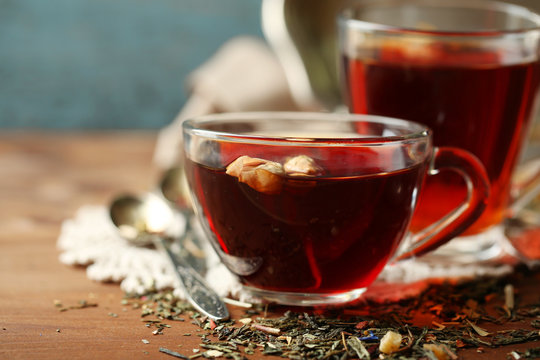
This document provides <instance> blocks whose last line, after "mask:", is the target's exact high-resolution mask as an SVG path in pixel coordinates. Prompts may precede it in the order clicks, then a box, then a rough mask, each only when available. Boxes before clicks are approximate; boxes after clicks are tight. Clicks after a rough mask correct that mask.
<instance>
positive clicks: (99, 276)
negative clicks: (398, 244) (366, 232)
mask: <svg viewBox="0 0 540 360" xmlns="http://www.w3.org/2000/svg"><path fill="white" fill-rule="evenodd" d="M203 246H204V247H205V248H204V249H203V250H204V251H205V253H206V254H207V256H206V259H205V260H206V267H207V272H206V276H205V278H206V280H207V282H208V284H209V285H210V286H211V287H212V288H213V289H214V290H215V291H216V292H217V293H218V294H219V295H221V296H223V297H225V296H229V297H233V298H237V299H239V300H241V301H255V300H256V299H253V298H252V297H251V296H250V295H249V294H247V293H245V292H244V291H242V286H241V285H240V283H239V281H238V280H237V279H236V278H235V276H234V275H233V274H232V273H231V272H229V271H228V269H227V268H226V267H225V266H224V265H223V264H222V263H221V262H220V261H219V259H218V257H217V255H216V254H215V253H214V251H213V250H212V249H211V246H210V245H209V244H203ZM58 248H59V249H60V252H61V253H60V261H61V262H62V263H64V264H68V265H83V266H87V268H86V273H87V276H88V278H89V279H92V280H95V281H102V282H111V281H112V282H119V283H120V287H121V288H122V290H124V291H125V292H127V293H137V294H143V293H145V292H147V291H149V290H152V289H156V290H161V289H165V288H176V289H178V286H177V285H178V284H177V282H176V278H175V276H174V272H173V269H172V267H171V266H170V265H169V263H168V261H167V260H166V259H165V258H164V257H163V256H162V254H160V253H159V252H157V251H156V250H153V249H150V248H141V247H136V246H133V245H131V244H129V243H128V242H127V241H126V240H124V239H123V238H122V237H120V235H119V234H118V232H117V229H116V228H115V227H114V225H113V224H112V222H111V221H110V218H109V213H108V211H107V208H106V207H104V206H90V205H88V206H83V207H81V208H80V209H79V210H78V211H77V213H76V214H75V216H74V218H72V219H68V220H66V221H64V223H63V224H62V228H61V232H60V236H59V238H58ZM510 271H512V267H511V266H510V265H501V264H488V263H486V264H467V265H465V264H457V265H455V264H454V265H449V264H442V263H437V262H433V261H418V260H408V261H403V262H400V263H397V264H394V265H391V266H387V267H386V268H385V270H384V271H383V272H382V273H381V275H380V276H379V279H378V280H377V281H376V283H375V284H374V286H373V289H372V290H371V291H368V293H367V294H369V295H370V296H371V297H375V298H377V297H378V298H385V297H388V296H391V297H396V296H398V293H402V294H403V295H404V296H408V295H412V294H411V291H417V290H418V289H420V288H419V287H418V286H414V285H413V284H415V283H417V282H419V281H423V280H426V279H427V280H429V279H439V280H440V279H445V278H461V277H475V276H483V275H491V276H500V275H504V274H507V273H509V272H510ZM389 283H391V284H395V285H396V286H395V287H393V288H392V287H390V288H389V286H388V284H389ZM407 284H411V286H410V287H407ZM411 289H412V290H411ZM415 289H417V290H415ZM420 290H421V289H420ZM175 294H176V295H177V296H178V297H180V298H182V297H183V294H182V293H181V290H176V292H175Z"/></svg>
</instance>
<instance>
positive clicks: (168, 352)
mask: <svg viewBox="0 0 540 360" xmlns="http://www.w3.org/2000/svg"><path fill="white" fill-rule="evenodd" d="M159 352H162V353H164V354H167V355H171V356H174V357H177V358H179V359H184V360H189V359H190V358H189V357H188V356H185V355H182V354H180V353H178V352H176V351H172V350H169V349H167V348H164V347H160V348H159Z"/></svg>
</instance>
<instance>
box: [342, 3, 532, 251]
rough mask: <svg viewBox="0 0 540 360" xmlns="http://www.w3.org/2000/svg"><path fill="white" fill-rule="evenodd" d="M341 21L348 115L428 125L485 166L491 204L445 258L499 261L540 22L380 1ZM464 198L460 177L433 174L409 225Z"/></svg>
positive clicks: (528, 112) (474, 9)
mask: <svg viewBox="0 0 540 360" xmlns="http://www.w3.org/2000/svg"><path fill="white" fill-rule="evenodd" d="M338 23H339V30H340V34H339V40H340V53H341V56H342V74H341V75H342V82H343V84H344V90H345V91H344V92H345V95H346V97H347V102H348V105H349V108H350V111H351V112H353V113H360V114H374V115H383V116H391V117H399V118H403V119H407V120H412V121H416V122H419V123H422V124H425V125H427V126H428V127H430V128H431V129H432V130H433V140H434V143H435V145H436V146H455V147H459V148H461V149H465V150H467V151H469V152H470V153H472V154H474V155H475V156H477V157H478V158H479V159H480V161H481V162H482V163H483V165H484V166H485V168H486V171H487V173H488V177H489V180H490V184H491V196H490V198H489V200H488V205H487V208H486V210H485V212H484V214H483V215H482V216H481V217H480V219H478V220H477V221H476V222H475V223H474V224H473V225H472V226H471V227H470V228H469V229H468V230H467V231H466V233H465V235H473V236H467V237H466V239H467V240H465V241H461V242H455V241H453V242H452V243H455V244H456V246H455V247H454V248H453V250H451V251H450V252H449V253H448V254H447V255H452V254H453V255H454V256H458V257H459V256H465V257H467V255H472V256H468V257H467V258H469V259H478V260H481V259H485V258H489V257H491V256H494V255H496V254H497V246H496V244H495V238H497V237H498V230H497V225H498V224H500V223H501V222H502V221H503V219H504V218H505V216H506V215H507V214H506V212H507V209H508V207H509V203H510V201H511V199H510V190H511V185H512V184H511V179H512V174H513V171H514V168H515V167H516V164H517V162H518V160H519V154H520V150H521V149H522V145H523V143H524V141H525V139H526V133H527V131H528V128H529V125H530V124H531V120H532V118H533V116H534V114H535V105H536V100H537V96H538V90H539V85H540V58H539V54H540V52H539V50H540V47H539V46H540V16H539V15H537V14H535V13H533V12H532V11H529V10H528V9H526V8H523V7H520V6H516V5H511V4H506V3H501V2H492V1H483V0H454V1H446V0H445V1H443V0H377V1H357V2H353V3H351V5H350V7H348V8H347V9H346V10H344V11H343V12H342V13H341V14H340V16H339V19H338ZM465 194H466V184H465V183H464V182H463V181H462V179H460V178H459V177H458V176H456V175H455V174H450V173H448V174H443V173H441V174H440V175H439V176H436V177H430V178H429V179H428V180H427V183H426V186H425V187H424V189H423V192H422V194H421V196H420V200H419V205H418V208H417V211H416V213H415V216H414V219H413V220H412V229H418V228H422V227H424V226H426V224H429V223H431V222H433V221H434V220H435V219H437V218H439V217H441V216H442V215H443V214H444V213H446V212H447V211H448V209H450V208H452V207H454V206H455V205H456V203H458V202H460V201H462V199H463V198H464V197H465V196H466V195H465ZM494 229H495V230H494ZM482 234H483V235H482ZM474 235H480V236H474ZM492 237H493V238H492ZM473 239H474V240H476V241H470V240H473Z"/></svg>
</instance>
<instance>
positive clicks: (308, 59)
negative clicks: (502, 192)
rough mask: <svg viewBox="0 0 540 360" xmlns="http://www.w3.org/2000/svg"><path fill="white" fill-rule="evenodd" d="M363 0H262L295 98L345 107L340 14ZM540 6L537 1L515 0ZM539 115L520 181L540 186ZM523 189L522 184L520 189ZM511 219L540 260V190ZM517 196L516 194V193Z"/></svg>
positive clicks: (529, 253) (518, 239)
mask: <svg viewBox="0 0 540 360" xmlns="http://www.w3.org/2000/svg"><path fill="white" fill-rule="evenodd" d="M358 1H362V0H334V1H328V0H263V3H262V13H261V16H262V26H263V33H264V35H265V37H266V39H267V41H268V43H269V44H270V46H271V47H272V49H273V50H274V52H275V53H276V55H277V57H278V59H279V61H280V62H281V64H282V66H283V68H284V71H285V74H286V76H287V80H288V83H289V86H290V88H291V91H292V94H293V97H294V98H295V101H296V102H297V103H298V104H299V105H300V106H301V107H303V108H309V109H313V108H315V107H319V108H321V109H326V110H329V111H335V110H343V109H344V108H345V107H344V104H343V101H342V95H341V92H342V90H341V85H340V81H339V71H338V69H339V64H338V52H337V24H336V17H337V14H338V13H339V12H340V11H341V10H342V9H343V8H344V7H346V6H347V5H348V4H351V3H354V2H358ZM512 3H517V4H520V5H523V6H526V7H529V8H531V9H535V10H537V11H540V2H539V1H537V0H514V1H512ZM538 159H540V119H538V117H537V118H536V120H535V122H534V124H533V128H532V129H531V131H530V133H529V139H528V142H527V145H526V147H525V151H524V153H523V154H522V158H521V165H520V167H519V169H518V171H517V172H516V174H515V176H516V178H517V179H516V180H517V182H518V183H520V184H523V187H526V186H531V185H532V186H537V187H538V191H540V179H538V171H539V170H540V161H539V160H538ZM518 190H519V189H518ZM530 194H531V196H529V197H528V198H527V199H525V200H524V201H522V202H521V204H519V206H517V207H516V208H515V209H509V217H508V219H507V222H506V227H507V235H508V237H509V239H510V243H512V245H513V246H514V247H515V248H516V249H517V250H518V252H519V253H516V255H517V256H520V257H521V258H523V259H524V260H525V261H530V260H532V261H535V260H538V261H540V195H539V194H538V193H535V192H531V193H530ZM516 196H517V195H516Z"/></svg>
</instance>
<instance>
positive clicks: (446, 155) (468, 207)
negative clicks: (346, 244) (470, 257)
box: [396, 147, 490, 260]
mask: <svg viewBox="0 0 540 360" xmlns="http://www.w3.org/2000/svg"><path fill="white" fill-rule="evenodd" d="M442 169H445V170H451V171H454V172H456V173H458V174H459V175H461V176H462V177H463V179H464V180H465V184H466V185H467V198H466V199H465V200H464V201H463V202H462V203H461V204H460V205H459V206H457V207H456V208H455V209H453V210H452V211H450V212H449V213H448V214H446V215H445V216H444V217H442V218H441V219H440V220H438V221H436V222H434V223H433V224H431V225H429V226H427V227H426V228H424V229H423V230H421V231H419V232H418V233H415V234H412V239H411V241H410V242H409V243H408V246H407V247H406V248H405V249H404V250H402V252H401V253H399V254H398V255H397V257H396V259H397V260H402V259H406V258H410V257H413V256H420V255H423V254H425V253H427V252H429V251H431V250H434V249H435V248H437V247H439V246H441V245H443V244H444V243H446V242H448V241H450V240H451V239H452V238H454V237H456V236H457V235H459V234H460V233H461V232H463V231H464V230H465V229H467V228H468V227H469V226H470V225H471V224H472V223H474V221H476V220H477V219H478V218H479V217H480V215H482V212H483V211H484V209H485V207H486V204H487V199H488V197H489V192H490V185H489V180H488V177H487V174H486V170H485V169H484V166H483V165H482V163H481V162H480V160H478V159H477V158H476V157H475V156H474V155H472V154H471V153H469V152H468V151H466V150H462V149H458V148H454V147H436V148H434V150H433V157H432V159H431V163H430V164H429V169H428V173H427V175H428V176H432V175H436V174H438V173H439V172H440V171H441V170H442Z"/></svg>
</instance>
